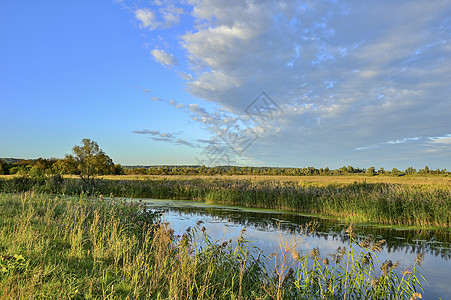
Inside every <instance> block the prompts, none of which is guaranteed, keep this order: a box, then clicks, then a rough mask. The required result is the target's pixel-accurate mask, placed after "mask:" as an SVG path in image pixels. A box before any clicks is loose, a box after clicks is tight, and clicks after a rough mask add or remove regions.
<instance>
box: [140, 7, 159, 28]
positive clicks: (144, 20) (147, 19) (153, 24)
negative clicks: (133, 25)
mask: <svg viewBox="0 0 451 300" xmlns="http://www.w3.org/2000/svg"><path fill="white" fill-rule="evenodd" d="M135 18H136V19H137V20H138V21H140V26H141V27H142V28H148V29H150V30H154V29H155V28H157V27H158V22H157V19H156V17H155V14H154V12H153V11H151V10H150V9H147V8H139V9H137V10H135Z"/></svg>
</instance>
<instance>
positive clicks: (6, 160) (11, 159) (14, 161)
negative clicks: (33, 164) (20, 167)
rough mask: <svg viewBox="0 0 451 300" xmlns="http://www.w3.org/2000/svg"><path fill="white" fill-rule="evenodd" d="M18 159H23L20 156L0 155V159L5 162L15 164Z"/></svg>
mask: <svg viewBox="0 0 451 300" xmlns="http://www.w3.org/2000/svg"><path fill="white" fill-rule="evenodd" d="M19 160H23V159H22V158H2V157H0V161H1V162H3V163H5V164H15V163H16V162H18V161H19ZM30 160H32V159H30Z"/></svg>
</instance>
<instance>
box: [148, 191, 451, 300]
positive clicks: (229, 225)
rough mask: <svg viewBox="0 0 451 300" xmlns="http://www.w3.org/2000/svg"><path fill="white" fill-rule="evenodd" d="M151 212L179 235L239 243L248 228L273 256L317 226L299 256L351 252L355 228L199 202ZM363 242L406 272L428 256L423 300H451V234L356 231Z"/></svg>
mask: <svg viewBox="0 0 451 300" xmlns="http://www.w3.org/2000/svg"><path fill="white" fill-rule="evenodd" d="M143 201H144V202H145V203H146V205H147V208H148V209H151V210H159V211H162V212H163V219H164V220H166V221H168V222H169V223H171V224H172V227H173V228H174V230H175V232H176V234H181V233H183V232H185V230H186V229H187V228H188V227H190V226H191V227H192V226H195V225H196V223H197V222H198V221H203V222H204V224H202V226H204V227H205V228H206V230H207V233H208V234H209V235H210V236H211V237H212V238H213V239H215V240H217V241H223V240H229V239H233V240H235V239H236V238H237V237H238V236H239V235H240V232H241V230H242V229H243V228H244V227H246V232H245V238H246V239H247V240H249V241H252V243H253V245H255V246H257V247H258V248H260V249H261V250H263V252H264V253H265V254H266V255H268V254H270V253H273V252H276V251H277V250H278V249H279V241H280V236H281V235H282V236H283V237H284V238H288V239H289V238H290V237H291V233H290V232H293V231H298V230H299V226H300V225H305V224H307V223H309V222H312V221H316V222H317V223H318V227H317V229H316V231H315V233H314V234H313V235H311V236H308V237H306V238H305V240H304V241H303V243H302V244H301V245H300V246H299V249H298V251H304V252H305V251H309V250H311V249H312V248H314V247H318V248H319V249H320V251H321V256H322V257H323V256H324V255H325V254H328V253H333V252H335V250H336V249H337V248H338V247H339V246H347V245H348V238H347V236H346V234H345V233H344V231H345V230H346V228H347V227H348V226H349V224H346V223H343V222H340V221H337V220H330V219H320V218H314V217H309V216H304V215H300V214H294V213H285V212H279V211H272V210H264V211H262V210H254V209H243V208H237V207H230V206H215V205H207V204H204V203H201V202H195V201H173V200H154V199H143ZM355 231H356V233H357V235H358V236H367V235H372V236H373V237H374V238H375V239H385V240H386V243H385V245H384V247H383V249H382V252H381V253H379V254H378V257H379V260H380V261H381V262H383V261H385V260H387V259H390V260H392V261H393V262H396V261H398V260H401V269H404V268H405V267H407V266H408V265H413V262H414V259H415V257H416V256H417V254H418V253H421V252H425V253H426V255H425V258H424V263H423V269H424V270H423V271H422V274H423V275H424V276H425V278H426V279H427V280H428V283H423V288H424V291H425V297H423V299H439V297H441V298H442V299H451V260H450V258H451V238H450V237H451V233H450V232H449V231H445V232H443V231H428V230H396V229H392V228H381V227H376V226H368V225H356V226H355Z"/></svg>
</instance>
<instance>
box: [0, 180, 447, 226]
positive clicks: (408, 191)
mask: <svg viewBox="0 0 451 300" xmlns="http://www.w3.org/2000/svg"><path fill="white" fill-rule="evenodd" d="M0 191H4V192H24V191H35V192H44V193H54V194H65V195H78V194H82V193H87V194H91V195H99V194H103V195H113V196H116V197H134V198H157V199H186V200H198V201H205V202H207V203H216V204H226V205H240V206H245V207H254V208H270V209H284V210H290V211H297V212H307V213H316V214H323V215H329V216H336V217H340V218H347V219H349V220H351V221H356V222H357V221H358V222H372V223H378V224H390V225H408V226H417V227H440V228H449V227H450V225H451V187H450V185H405V184H387V183H366V182H363V183H353V184H345V185H343V184H330V185H326V186H315V185H305V184H304V183H302V182H292V181H273V180H271V181H261V180H259V181H254V180H225V179H209V180H208V179H186V180H182V179H180V180H168V179H162V180H158V179H154V180H112V179H110V180H97V181H95V183H94V184H93V185H86V184H84V183H83V182H82V181H81V180H79V179H74V178H61V177H58V176H55V177H50V178H37V179H36V178H35V179H33V178H24V177H17V178H8V179H5V178H2V179H0Z"/></svg>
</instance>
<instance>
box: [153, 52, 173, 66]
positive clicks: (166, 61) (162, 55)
mask: <svg viewBox="0 0 451 300" xmlns="http://www.w3.org/2000/svg"><path fill="white" fill-rule="evenodd" d="M150 53H151V54H152V56H153V57H154V58H155V60H156V61H157V62H158V63H160V64H163V65H166V66H174V65H176V64H178V61H177V58H176V57H174V55H172V54H170V53H166V52H165V51H164V50H160V49H154V50H152V51H151V52H150Z"/></svg>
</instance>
